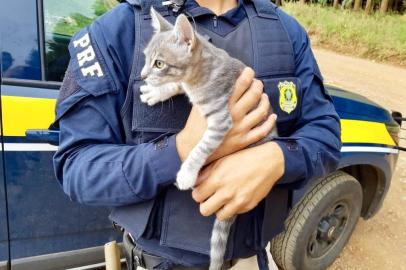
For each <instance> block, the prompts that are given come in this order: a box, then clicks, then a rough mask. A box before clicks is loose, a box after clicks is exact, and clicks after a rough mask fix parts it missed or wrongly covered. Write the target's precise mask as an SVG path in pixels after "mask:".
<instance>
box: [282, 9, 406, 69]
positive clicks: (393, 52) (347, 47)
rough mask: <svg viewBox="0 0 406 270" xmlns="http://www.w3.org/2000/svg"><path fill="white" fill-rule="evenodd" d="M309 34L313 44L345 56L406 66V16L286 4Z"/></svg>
mask: <svg viewBox="0 0 406 270" xmlns="http://www.w3.org/2000/svg"><path fill="white" fill-rule="evenodd" d="M282 9H284V10H285V11H286V12H287V13H289V14H290V15H292V16H294V17H295V18H296V19H297V20H298V21H299V22H300V23H301V24H302V25H303V26H304V27H305V28H306V30H307V31H308V33H309V35H310V36H311V39H312V43H313V44H314V45H316V46H321V47H326V48H329V49H333V50H336V51H339V52H343V53H346V54H351V55H356V56H361V57H366V58H370V59H375V60H378V61H385V62H391V63H396V64H399V65H402V66H406V15H403V16H401V15H397V14H388V15H382V14H380V13H375V14H371V15H367V14H365V13H364V12H363V11H360V12H353V11H351V10H341V9H334V8H332V7H322V6H320V5H301V4H298V3H291V2H289V3H284V4H283V6H282Z"/></svg>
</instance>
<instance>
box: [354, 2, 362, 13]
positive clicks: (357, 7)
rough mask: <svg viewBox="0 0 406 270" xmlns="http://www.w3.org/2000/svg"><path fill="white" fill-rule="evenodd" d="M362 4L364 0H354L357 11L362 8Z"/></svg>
mask: <svg viewBox="0 0 406 270" xmlns="http://www.w3.org/2000/svg"><path fill="white" fill-rule="evenodd" d="M361 6H362V0H355V2H354V10H355V11H358V10H360V9H361Z"/></svg>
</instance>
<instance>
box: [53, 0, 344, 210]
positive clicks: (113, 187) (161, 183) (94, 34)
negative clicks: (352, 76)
mask: <svg viewBox="0 0 406 270" xmlns="http://www.w3.org/2000/svg"><path fill="white" fill-rule="evenodd" d="M185 10H186V11H187V12H189V13H190V14H191V15H193V16H194V17H195V20H197V21H199V23H202V24H205V25H207V27H208V28H209V29H211V30H213V31H214V32H217V33H219V34H224V33H227V32H229V31H230V29H231V30H232V29H233V27H235V26H236V25H238V23H239V22H240V21H241V19H243V18H244V17H245V16H246V14H245V11H244V9H243V8H242V7H241V2H240V4H239V6H238V7H236V8H235V9H233V10H231V11H229V12H227V13H226V14H224V16H219V17H217V16H214V15H213V13H211V12H210V11H209V10H207V9H205V8H202V7H199V6H198V5H197V3H196V2H195V1H193V0H192V1H187V2H186V8H185ZM276 11H277V15H278V16H279V19H280V20H281V22H282V25H283V26H284V28H285V29H286V31H287V33H288V35H289V39H290V41H291V44H292V46H293V52H294V59H295V67H296V68H295V76H296V77H298V78H299V79H300V81H301V88H302V97H301V106H300V108H297V109H298V110H300V116H299V118H298V120H297V121H296V122H292V123H291V125H292V130H294V132H292V134H290V138H291V139H289V138H280V139H277V140H276V142H277V143H278V144H279V146H280V147H281V148H282V151H283V153H284V156H285V174H284V176H283V177H282V178H281V179H280V180H279V182H278V184H279V185H281V186H282V185H283V186H285V187H286V188H297V187H300V186H302V185H303V184H305V183H306V181H308V180H310V179H314V178H317V177H320V176H322V175H325V174H327V173H329V172H331V171H333V170H335V168H336V166H337V164H338V161H339V158H340V147H341V142H340V126H339V118H338V116H337V114H336V112H335V109H334V107H333V104H332V101H331V98H330V97H329V96H328V95H327V94H326V93H325V89H324V87H323V84H322V77H321V75H320V71H319V69H318V66H317V63H316V61H315V59H314V56H313V53H312V51H311V48H310V42H309V38H308V36H307V34H306V32H305V31H304V29H303V28H302V27H301V26H300V25H299V24H298V23H297V22H296V20H294V19H293V18H292V17H290V16H288V15H287V14H286V13H284V12H283V11H282V10H281V9H279V8H278V9H276ZM133 12H134V11H133V8H132V7H131V6H130V5H129V4H127V3H123V4H120V5H119V6H118V7H116V8H115V9H113V10H112V11H110V12H108V13H106V14H105V15H103V16H102V17H101V18H99V19H98V20H97V21H95V22H94V23H93V24H92V25H90V26H89V27H87V28H86V29H84V30H82V31H80V32H79V33H77V34H76V35H75V36H74V37H73V39H72V40H73V42H72V43H71V44H70V47H69V49H70V53H71V57H72V59H71V64H70V67H69V69H68V72H67V75H66V78H65V81H64V84H63V86H62V88H63V90H64V92H65V93H67V94H64V95H63V96H62V97H61V98H60V100H59V102H58V105H57V109H56V112H57V117H58V121H59V126H60V146H59V150H58V151H57V152H56V154H55V156H54V167H55V173H56V176H57V179H58V180H59V181H60V183H61V184H62V185H63V189H64V191H65V193H66V194H67V195H68V196H70V198H71V199H72V200H74V201H78V202H80V203H84V204H88V205H102V206H123V205H130V204H136V203H139V202H143V201H147V200H150V199H152V198H154V197H156V196H157V195H158V193H159V192H160V191H161V190H163V189H165V188H166V187H167V186H169V185H172V184H173V183H174V181H175V178H176V173H177V171H178V170H179V168H180V165H181V161H180V159H179V156H178V153H177V150H176V145H175V135H172V136H170V137H168V138H167V139H165V140H159V139H158V140H154V141H150V142H147V143H140V144H136V145H127V144H125V140H124V127H123V124H122V122H121V112H122V111H121V110H122V105H123V103H124V99H125V97H126V90H127V86H128V85H127V84H128V81H129V76H130V73H131V65H132V59H133V50H134V44H135V43H136V42H139V40H137V38H139V36H138V35H137V33H134V32H135V29H134V25H133V24H134V23H133V22H134V13H133ZM86 34H88V36H86ZM89 48H91V49H89ZM84 50H86V51H87V52H88V53H90V55H91V53H92V51H93V52H94V55H95V57H94V58H91V57H90V58H89V59H91V60H89V61H88V63H85V64H84V61H85V60H86V57H85V56H83V55H78V54H80V53H81V52H83V51H84ZM88 56H89V54H88ZM84 67H87V69H84ZM157 142H159V143H157Z"/></svg>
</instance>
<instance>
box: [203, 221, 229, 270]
mask: <svg viewBox="0 0 406 270" xmlns="http://www.w3.org/2000/svg"><path fill="white" fill-rule="evenodd" d="M234 221H235V217H233V218H231V219H229V220H225V221H220V220H218V219H216V220H215V221H214V226H213V231H212V233H211V240H210V267H209V270H220V269H221V267H222V265H223V263H224V254H225V253H226V248H227V240H228V235H229V234H230V228H231V225H233V223H234Z"/></svg>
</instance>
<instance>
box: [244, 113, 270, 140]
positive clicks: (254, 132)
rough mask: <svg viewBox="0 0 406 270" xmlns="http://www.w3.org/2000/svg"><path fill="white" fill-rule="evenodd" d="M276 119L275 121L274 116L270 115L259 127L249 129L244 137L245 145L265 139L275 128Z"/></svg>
mask: <svg viewBox="0 0 406 270" xmlns="http://www.w3.org/2000/svg"><path fill="white" fill-rule="evenodd" d="M276 119H277V116H276V114H271V115H270V116H269V117H268V119H267V120H266V121H265V122H264V123H262V124H261V125H260V126H257V127H255V128H253V129H251V130H250V131H249V132H248V134H247V137H246V140H247V145H250V144H253V143H256V142H258V141H259V140H261V139H263V138H265V137H266V136H267V135H268V134H269V133H270V132H271V130H272V129H273V128H274V127H275V125H276Z"/></svg>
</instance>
